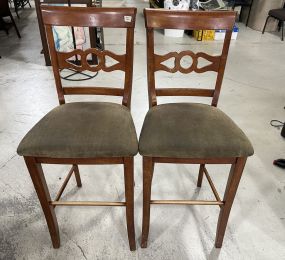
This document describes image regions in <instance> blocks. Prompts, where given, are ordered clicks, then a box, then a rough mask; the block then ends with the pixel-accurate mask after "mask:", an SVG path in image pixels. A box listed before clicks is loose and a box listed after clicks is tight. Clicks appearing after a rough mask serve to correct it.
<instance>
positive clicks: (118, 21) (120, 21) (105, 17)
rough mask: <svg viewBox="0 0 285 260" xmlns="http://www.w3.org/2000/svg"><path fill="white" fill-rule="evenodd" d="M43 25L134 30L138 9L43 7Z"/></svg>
mask: <svg viewBox="0 0 285 260" xmlns="http://www.w3.org/2000/svg"><path fill="white" fill-rule="evenodd" d="M41 10H42V17H43V23H44V24H45V25H54V26H79V27H105V28H134V27H135V19H136V8H97V7H90V8H85V7H69V8H68V9H66V7H62V6H41Z"/></svg>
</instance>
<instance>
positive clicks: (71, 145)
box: [18, 6, 138, 250]
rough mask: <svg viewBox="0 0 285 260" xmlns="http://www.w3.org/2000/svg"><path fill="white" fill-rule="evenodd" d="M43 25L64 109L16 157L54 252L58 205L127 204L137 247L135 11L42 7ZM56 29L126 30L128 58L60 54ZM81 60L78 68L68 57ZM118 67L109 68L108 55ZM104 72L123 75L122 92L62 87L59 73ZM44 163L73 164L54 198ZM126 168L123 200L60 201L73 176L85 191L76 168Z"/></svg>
mask: <svg viewBox="0 0 285 260" xmlns="http://www.w3.org/2000/svg"><path fill="white" fill-rule="evenodd" d="M42 17H43V23H44V25H45V28H46V32H47V39H48V44H49V48H50V53H51V60H52V67H53V72H54V77H55V82H56V88H57V93H58V98H59V103H60V105H59V106H58V107H56V108H54V109H53V110H52V111H50V112H49V113H48V114H47V115H46V116H44V117H43V118H42V119H41V120H40V121H39V122H38V123H37V124H36V125H35V126H34V127H33V128H32V129H31V130H30V131H29V132H28V133H27V135H26V136H25V137H24V138H23V140H22V141H21V143H20V145H19V147H18V154H19V155H22V156H24V159H25V162H26V165H27V167H28V170H29V173H30V176H31V179H32V181H33V184H34V186H35V190H36V192H37V195H38V198H39V200H40V203H41V206H42V209H43V211H44V214H45V218H46V221H47V225H48V228H49V232H50V235H51V239H52V244H53V247H54V248H58V247H59V246H60V238H59V229H58V223H57V219H56V216H55V209H54V208H55V207H56V206H125V207H126V219H127V230H128V238H129V246H130V249H131V250H135V249H136V244H135V228H134V176H133V167H134V164H133V157H134V155H136V154H137V152H138V141H137V136H136V132H135V127H134V123H133V120H132V117H131V113H130V104H131V91H132V76H133V49H134V27H135V19H136V8H95V7H59V6H53V7H52V6H42ZM53 26H74V27H107V28H114V30H115V28H125V29H126V46H125V48H126V51H125V54H120V55H118V54H115V53H113V52H111V51H108V50H104V51H102V50H98V49H96V48H90V49H87V50H81V49H76V50H73V51H71V52H59V51H57V50H56V48H55V42H54V38H53V31H52V30H53ZM90 54H94V55H97V57H98V65H92V66H91V65H90V64H89V63H88V61H87V57H88V55H90ZM74 55H78V56H80V59H79V60H80V61H81V62H80V64H74V63H72V61H71V60H70V58H72V57H74ZM107 56H109V57H111V58H113V59H114V60H115V61H116V63H115V64H113V65H110V66H107V65H106V57H107ZM65 68H72V69H74V70H77V71H84V70H89V71H92V72H97V71H100V70H103V71H105V72H112V71H115V70H120V71H123V72H124V75H125V78H124V88H118V87H117V88H114V87H113V88H107V87H98V86H96V87H76V86H74V87H72V86H70V87H63V86H62V82H61V78H60V74H59V73H60V70H62V69H65ZM81 94H82V95H110V96H121V97H122V105H120V104H115V103H109V102H73V103H68V104H66V103H65V95H81ZM42 164H70V165H72V167H71V170H70V172H69V174H68V175H67V178H66V179H65V181H64V183H63V185H62V187H61V188H60V190H59V192H58V194H57V196H56V198H55V199H54V200H52V199H51V197H50V193H49V190H48V187H47V184H46V181H45V177H44V173H43V170H42V166H41V165H42ZM82 164H86V165H89V164H123V165H124V180H125V198H126V201H125V202H105V201H68V202H67V201H62V200H60V197H61V194H62V193H63V191H64V188H65V187H66V185H67V182H68V181H69V179H70V177H71V176H72V174H73V173H74V175H75V178H76V181H77V186H78V187H81V179H80V175H79V168H78V165H82Z"/></svg>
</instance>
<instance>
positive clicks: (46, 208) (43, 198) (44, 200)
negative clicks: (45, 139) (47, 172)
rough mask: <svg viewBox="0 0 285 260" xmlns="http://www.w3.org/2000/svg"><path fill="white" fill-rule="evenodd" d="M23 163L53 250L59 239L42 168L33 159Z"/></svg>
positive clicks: (56, 246) (29, 158)
mask: <svg viewBox="0 0 285 260" xmlns="http://www.w3.org/2000/svg"><path fill="white" fill-rule="evenodd" d="M25 162H26V165H27V168H28V170H29V173H30V175H31V178H32V181H33V184H34V187H35V190H36V192H37V195H38V198H39V201H40V203H41V206H42V209H43V212H44V215H45V218H46V222H47V225H48V229H49V233H50V236H51V240H52V245H53V247H54V248H59V246H60V237H59V229H58V223H57V219H56V216H55V211H54V207H53V206H52V205H50V204H49V202H50V201H51V197H50V194H49V190H48V187H47V184H46V180H45V176H44V173H43V169H42V166H41V164H39V163H37V162H36V160H35V158H33V157H25Z"/></svg>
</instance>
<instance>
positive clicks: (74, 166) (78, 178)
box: [73, 164, 82, 188]
mask: <svg viewBox="0 0 285 260" xmlns="http://www.w3.org/2000/svg"><path fill="white" fill-rule="evenodd" d="M73 170H74V176H75V179H76V183H77V187H78V188H80V187H82V182H81V178H80V174H79V168H78V165H76V164H73Z"/></svg>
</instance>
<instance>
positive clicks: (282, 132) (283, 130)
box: [281, 124, 285, 137]
mask: <svg viewBox="0 0 285 260" xmlns="http://www.w3.org/2000/svg"><path fill="white" fill-rule="evenodd" d="M281 135H282V136H283V137H285V124H284V125H283V128H282V130H281Z"/></svg>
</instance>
